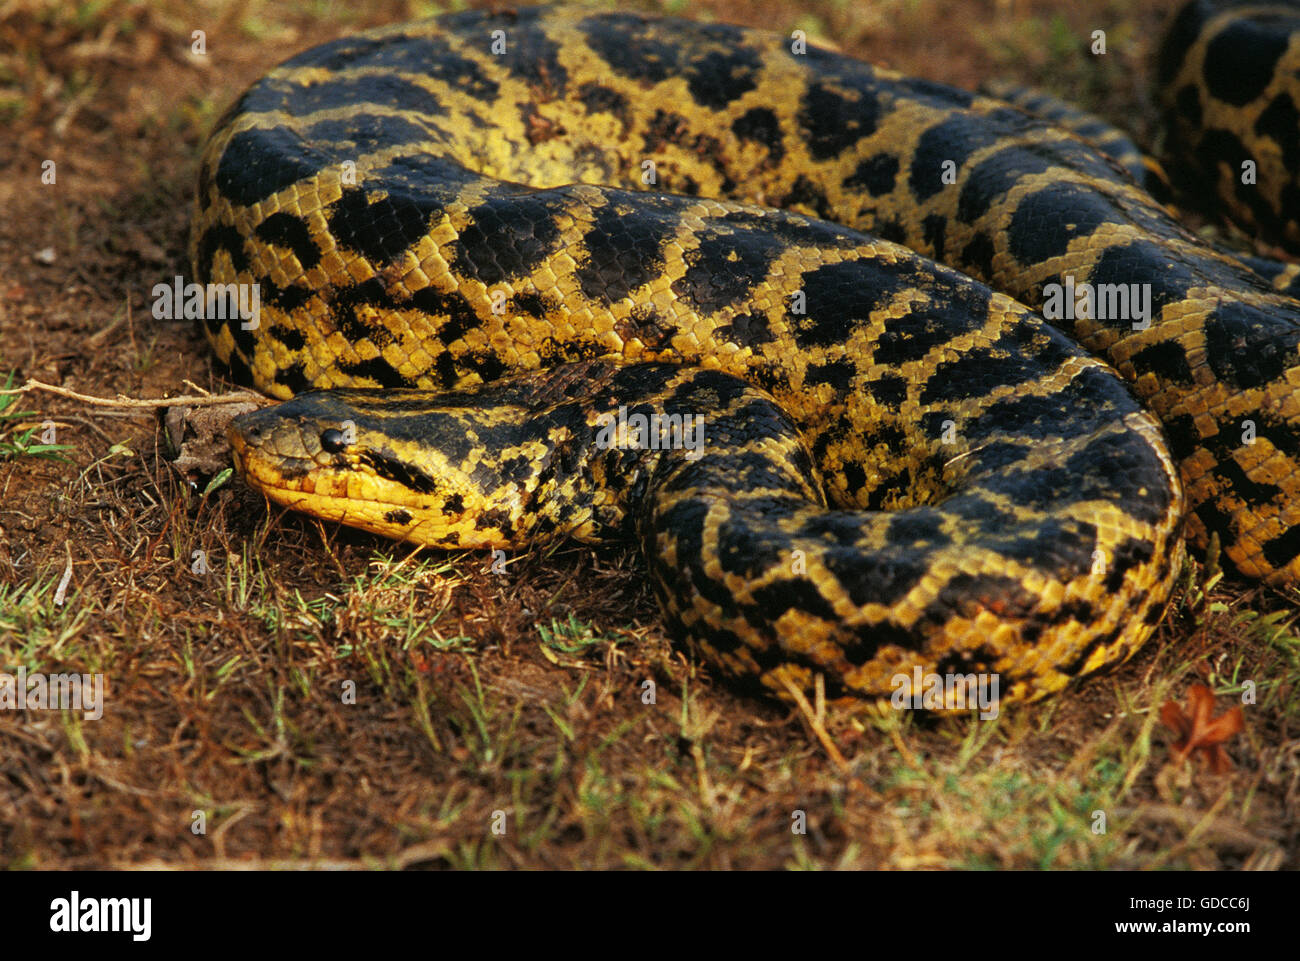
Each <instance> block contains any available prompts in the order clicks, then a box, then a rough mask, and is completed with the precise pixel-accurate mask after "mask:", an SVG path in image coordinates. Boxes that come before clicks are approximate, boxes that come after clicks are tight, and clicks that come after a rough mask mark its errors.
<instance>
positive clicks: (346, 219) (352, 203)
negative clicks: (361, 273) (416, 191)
mask: <svg viewBox="0 0 1300 961" xmlns="http://www.w3.org/2000/svg"><path fill="white" fill-rule="evenodd" d="M434 209H435V207H434V206H433V205H432V204H431V203H430V202H429V201H428V200H425V199H422V198H417V197H413V196H411V195H409V194H402V193H399V192H396V191H395V192H392V193H389V195H388V196H386V197H384V198H382V199H380V200H377V201H375V202H374V203H371V202H370V200H369V199H368V198H367V197H366V194H365V191H363V190H361V189H360V188H358V187H351V188H348V189H346V190H344V191H343V195H342V196H341V197H340V198H339V199H338V201H336V202H335V203H334V205H333V206H332V207H331V208H330V211H329V214H328V217H327V220H328V222H329V227H330V232H331V233H332V234H333V235H334V238H335V239H336V240H337V241H338V242H339V244H340V245H341V246H343V247H346V248H347V249H349V250H353V251H356V252H357V253H359V254H361V255H362V256H363V257H365V258H366V259H367V260H369V261H370V262H371V263H372V264H376V265H386V264H390V263H392V262H394V261H395V260H396V259H397V258H398V257H399V256H401V255H402V254H403V253H404V252H405V251H406V250H407V249H408V248H409V247H410V246H411V244H413V243H415V242H416V241H417V240H418V239H419V238H420V237H422V236H424V234H425V233H427V232H428V229H429V221H430V219H431V218H432V216H433V212H434Z"/></svg>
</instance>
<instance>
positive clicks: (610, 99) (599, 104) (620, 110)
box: [577, 83, 631, 130]
mask: <svg viewBox="0 0 1300 961" xmlns="http://www.w3.org/2000/svg"><path fill="white" fill-rule="evenodd" d="M577 97H578V102H579V103H581V104H582V105H583V107H585V108H586V110H587V113H589V114H592V113H608V114H613V115H614V117H616V118H617V119H618V121H619V122H620V123H621V124H622V125H623V129H624V130H627V128H628V127H629V126H630V124H631V121H630V119H629V113H628V102H627V98H626V97H624V96H623V95H622V94H621V93H619V92H618V91H617V90H613V89H611V88H609V87H606V86H603V85H602V84H598V83H584V84H583V85H582V86H581V87H579V88H578V90H577Z"/></svg>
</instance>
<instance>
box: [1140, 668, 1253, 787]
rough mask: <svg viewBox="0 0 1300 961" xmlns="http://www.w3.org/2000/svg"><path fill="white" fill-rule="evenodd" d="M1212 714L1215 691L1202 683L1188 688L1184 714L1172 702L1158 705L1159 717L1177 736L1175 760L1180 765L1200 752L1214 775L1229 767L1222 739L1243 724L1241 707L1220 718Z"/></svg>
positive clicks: (1226, 770) (1223, 771) (1235, 731)
mask: <svg viewBox="0 0 1300 961" xmlns="http://www.w3.org/2000/svg"><path fill="white" fill-rule="evenodd" d="M1213 713H1214V692H1213V691H1212V690H1210V689H1209V688H1208V687H1206V686H1205V685H1204V684H1193V685H1192V686H1191V687H1190V688H1189V689H1188V691H1187V712H1186V713H1184V712H1183V709H1182V708H1181V707H1179V706H1178V704H1177V702H1175V701H1166V702H1165V703H1164V705H1163V706H1162V707H1161V708H1160V720H1161V721H1162V722H1164V724H1165V726H1166V727H1168V728H1170V729H1171V730H1173V732H1174V733H1175V734H1177V735H1178V736H1179V738H1180V740H1178V741H1176V742H1175V743H1174V745H1173V752H1174V761H1175V763H1178V764H1181V763H1182V762H1183V761H1185V760H1187V758H1188V757H1189V756H1191V754H1192V753H1193V752H1195V751H1200V752H1201V753H1202V756H1203V757H1204V758H1205V761H1206V763H1207V764H1209V767H1210V770H1211V771H1213V772H1214V773H1215V774H1226V773H1227V772H1228V771H1231V770H1232V758H1230V757H1228V753H1227V752H1226V751H1225V750H1224V749H1223V742H1224V741H1226V740H1228V738H1230V737H1232V735H1234V734H1236V733H1237V732H1238V731H1240V730H1241V729H1242V727H1243V726H1244V722H1243V720H1242V715H1241V706H1240V705H1237V706H1236V707H1234V708H1233V709H1232V710H1230V711H1228V712H1227V713H1226V714H1222V715H1220V716H1219V717H1213V716H1212V715H1213Z"/></svg>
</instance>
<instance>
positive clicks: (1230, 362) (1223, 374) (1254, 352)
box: [1205, 304, 1300, 390]
mask: <svg viewBox="0 0 1300 961" xmlns="http://www.w3.org/2000/svg"><path fill="white" fill-rule="evenodd" d="M1205 348H1206V350H1205V355H1206V360H1207V362H1208V363H1209V365H1210V369H1211V370H1213V371H1214V373H1215V375H1216V376H1218V377H1219V378H1220V379H1221V380H1222V381H1223V382H1224V383H1226V384H1230V385H1232V386H1233V387H1236V388H1238V389H1241V390H1248V389H1250V388H1252V387H1261V386H1263V385H1265V384H1268V383H1270V382H1272V381H1274V380H1276V379H1278V378H1279V377H1281V376H1282V374H1283V372H1284V371H1286V370H1287V369H1288V368H1290V367H1295V366H1300V327H1292V328H1291V329H1290V330H1286V329H1283V328H1282V326H1281V325H1280V324H1278V322H1277V321H1276V320H1274V319H1273V318H1272V317H1270V316H1268V314H1266V313H1265V312H1264V311H1263V310H1261V309H1260V308H1258V307H1254V306H1252V305H1250V304H1221V305H1220V306H1218V307H1216V308H1215V310H1214V313H1212V314H1211V315H1210V316H1209V317H1208V318H1206V321H1205Z"/></svg>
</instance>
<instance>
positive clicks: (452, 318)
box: [411, 287, 483, 344]
mask: <svg viewBox="0 0 1300 961" xmlns="http://www.w3.org/2000/svg"><path fill="white" fill-rule="evenodd" d="M411 306H412V307H414V308H416V309H417V310H419V311H421V312H423V313H425V314H428V315H429V316H430V317H442V318H445V320H444V321H443V324H442V327H441V328H439V330H438V339H439V340H441V341H442V342H443V343H444V344H450V343H452V342H453V341H456V340H460V339H461V338H462V337H464V336H465V334H466V333H467V332H468V331H471V330H477V329H478V328H480V327H482V326H483V320H482V318H480V317H479V316H478V314H476V313H475V312H474V308H473V307H471V306H470V303H469V301H468V300H466V299H465V297H464V295H463V294H461V293H460V292H459V291H455V290H453V291H443V290H438V289H437V288H434V287H424V288H422V289H420V290H417V291H416V292H415V293H414V294H412V295H411Z"/></svg>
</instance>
